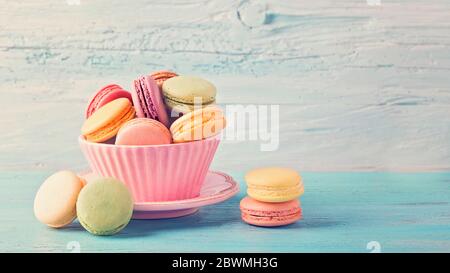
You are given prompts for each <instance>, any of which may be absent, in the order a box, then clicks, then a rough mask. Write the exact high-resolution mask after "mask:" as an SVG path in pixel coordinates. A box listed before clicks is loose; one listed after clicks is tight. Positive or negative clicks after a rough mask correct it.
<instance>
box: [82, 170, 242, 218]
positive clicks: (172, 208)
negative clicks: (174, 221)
mask: <svg viewBox="0 0 450 273" xmlns="http://www.w3.org/2000/svg"><path fill="white" fill-rule="evenodd" d="M80 176H82V177H83V178H84V179H86V181H87V182H89V181H90V180H92V179H94V178H95V177H96V176H95V174H94V173H92V172H91V171H88V172H84V173H81V174H80ZM238 192H239V186H238V184H237V183H236V181H234V180H233V178H232V177H231V176H229V175H227V174H225V173H222V172H215V171H208V173H207V175H206V178H205V182H204V184H203V186H202V189H201V190H200V196H198V197H196V198H190V199H184V200H178V201H167V202H148V203H135V204H134V212H133V219H164V218H175V217H181V216H186V215H190V214H193V213H195V212H197V211H198V209H199V208H200V207H203V206H208V205H212V204H217V203H220V202H223V201H225V200H227V199H229V198H231V197H233V196H234V195H235V194H236V193H238Z"/></svg>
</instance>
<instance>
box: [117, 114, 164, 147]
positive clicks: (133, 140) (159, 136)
mask: <svg viewBox="0 0 450 273" xmlns="http://www.w3.org/2000/svg"><path fill="white" fill-rule="evenodd" d="M171 142H172V135H171V134H170V131H169V129H167V127H166V126H164V124H162V123H161V122H159V121H157V120H154V119H148V118H135V119H132V120H130V121H128V122H126V123H125V124H124V125H123V126H122V127H121V128H120V130H119V132H118V133H117V136H116V145H161V144H170V143H171Z"/></svg>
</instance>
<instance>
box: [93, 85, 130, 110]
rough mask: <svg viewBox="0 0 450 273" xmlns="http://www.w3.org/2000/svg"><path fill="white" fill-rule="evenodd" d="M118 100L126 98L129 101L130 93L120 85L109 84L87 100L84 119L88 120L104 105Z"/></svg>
mask: <svg viewBox="0 0 450 273" xmlns="http://www.w3.org/2000/svg"><path fill="white" fill-rule="evenodd" d="M118 98H127V99H129V100H130V101H131V93H130V92H128V91H126V90H125V89H123V88H122V87H121V86H120V85H117V84H109V85H107V86H105V87H103V88H101V89H100V90H98V91H97V92H95V93H94V95H93V96H92V97H91V99H90V100H89V103H88V106H87V108H86V114H85V115H86V118H89V117H90V116H91V115H92V114H93V113H94V112H95V111H97V110H98V109H100V108H101V107H102V106H104V105H105V104H108V103H109V102H111V101H113V100H116V99H118Z"/></svg>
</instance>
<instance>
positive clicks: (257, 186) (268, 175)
mask: <svg viewBox="0 0 450 273" xmlns="http://www.w3.org/2000/svg"><path fill="white" fill-rule="evenodd" d="M245 180H246V182H247V194H248V196H246V197H244V199H242V200H241V203H240V209H241V217H242V220H243V221H244V222H246V223H248V224H251V225H255V226H266V227H271V226H284V225H288V224H292V223H294V222H296V221H298V220H300V219H301V217H302V210H301V207H300V201H299V200H298V198H299V197H300V196H301V195H302V194H303V193H304V187H303V181H302V178H301V176H300V175H299V174H298V172H296V171H295V170H293V169H289V168H280V167H270V168H260V169H255V170H252V171H250V172H248V173H247V174H246V175H245Z"/></svg>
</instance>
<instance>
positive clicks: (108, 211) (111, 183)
mask: <svg viewBox="0 0 450 273" xmlns="http://www.w3.org/2000/svg"><path fill="white" fill-rule="evenodd" d="M76 209H77V216H78V221H79V222H80V223H81V225H82V226H83V227H84V228H85V229H86V230H87V231H89V232H90V233H92V234H95V235H112V234H115V233H118V232H119V231H121V230H122V229H123V228H125V227H126V225H127V224H128V222H129V221H130V219H131V215H132V214H133V198H132V196H131V193H130V192H129V190H128V189H127V187H126V186H125V185H124V184H123V183H122V182H121V181H119V180H117V179H114V178H102V179H98V180H95V181H92V182H89V183H88V184H87V185H86V186H85V187H84V188H83V190H82V191H81V192H80V194H79V196H78V201H77V204H76Z"/></svg>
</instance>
